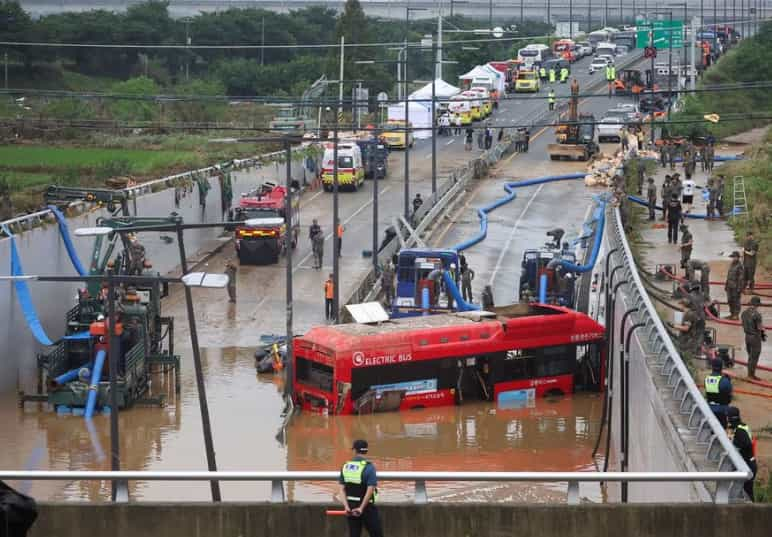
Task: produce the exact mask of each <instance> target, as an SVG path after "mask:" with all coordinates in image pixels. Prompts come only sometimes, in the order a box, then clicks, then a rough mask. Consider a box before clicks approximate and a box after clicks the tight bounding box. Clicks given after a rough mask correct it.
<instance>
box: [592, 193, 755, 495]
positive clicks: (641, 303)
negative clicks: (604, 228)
mask: <svg viewBox="0 0 772 537" xmlns="http://www.w3.org/2000/svg"><path fill="white" fill-rule="evenodd" d="M612 220H613V225H612V226H610V229H609V233H608V239H609V242H610V244H611V247H612V249H616V254H612V261H616V263H614V265H615V266H621V267H622V269H621V270H622V273H623V275H622V276H621V277H620V278H618V279H617V280H616V281H622V280H624V279H627V281H628V284H627V285H626V286H625V290H626V294H627V296H628V297H630V298H631V301H632V305H631V308H637V312H636V314H635V315H636V317H637V319H638V321H639V322H640V323H643V326H642V327H641V329H642V331H643V334H644V336H643V337H642V338H640V341H641V343H642V345H643V346H644V352H646V353H647V356H648V357H649V359H647V361H648V362H649V364H651V365H652V366H653V368H654V369H655V370H658V373H659V375H660V376H661V377H662V378H663V379H664V380H665V385H666V386H667V388H668V389H669V393H668V391H661V397H663V399H670V400H671V401H672V402H673V403H674V406H675V407H677V414H676V415H674V416H672V417H673V418H674V419H675V420H678V421H679V422H680V423H678V424H675V425H676V426H677V427H679V429H681V430H680V431H679V432H680V433H681V434H683V430H688V431H689V432H690V433H692V434H694V439H695V441H696V443H697V445H698V446H699V447H702V448H704V452H703V453H704V454H703V456H702V460H694V459H692V460H693V461H694V463H695V465H699V466H702V467H703V468H711V469H712V468H715V469H716V470H717V471H718V472H719V473H726V474H727V475H734V476H738V477H735V478H733V479H727V480H720V481H719V480H717V487H716V490H715V492H714V499H715V501H716V502H718V503H725V502H726V501H727V500H728V498H729V495H730V493H731V492H732V491H731V490H730V489H731V487H732V486H739V487H740V489H741V487H742V483H743V481H745V480H746V479H749V478H750V477H751V472H750V469H749V468H748V465H747V464H745V461H744V460H743V458H742V457H741V456H740V454H739V453H738V452H737V450H736V449H735V447H734V446H733V445H732V442H731V441H730V440H729V437H728V436H727V434H726V431H725V430H724V428H723V427H722V426H721V424H720V423H719V421H718V419H717V418H716V416H715V415H714V414H713V411H712V410H711V409H710V407H709V405H708V403H707V401H705V398H704V397H703V396H702V394H701V393H700V390H699V388H698V387H697V385H696V384H695V383H694V379H693V378H692V375H691V373H690V372H689V370H688V368H687V367H686V364H684V362H683V360H682V359H681V356H680V353H679V352H678V350H677V349H676V348H675V345H673V342H672V341H671V339H670V336H669V335H668V333H667V331H666V330H665V326H664V325H663V324H662V320H661V319H660V318H659V315H658V313H657V310H656V308H655V307H654V304H653V303H652V302H651V300H650V299H649V295H648V293H647V292H646V288H645V287H644V285H643V282H642V281H641V278H640V276H639V274H638V271H637V268H636V265H635V259H634V257H633V254H632V251H631V249H630V245H629V243H628V241H627V237H626V235H625V231H624V227H623V224H622V216H621V213H620V210H619V208H618V207H616V208H614V210H613V219H612ZM607 314H608V313H607ZM639 333H640V332H639ZM739 476H745V477H743V478H739ZM737 493H738V494H739V493H740V491H737Z"/></svg>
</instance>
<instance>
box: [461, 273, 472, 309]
mask: <svg viewBox="0 0 772 537" xmlns="http://www.w3.org/2000/svg"><path fill="white" fill-rule="evenodd" d="M472 280H474V271H473V270H472V269H470V268H469V267H468V266H467V267H461V294H462V296H463V298H464V300H466V301H467V302H470V303H471V302H472Z"/></svg>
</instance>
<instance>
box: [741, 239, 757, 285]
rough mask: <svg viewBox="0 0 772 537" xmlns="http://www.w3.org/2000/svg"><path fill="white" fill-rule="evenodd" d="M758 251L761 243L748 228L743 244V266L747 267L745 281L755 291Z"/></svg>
mask: <svg viewBox="0 0 772 537" xmlns="http://www.w3.org/2000/svg"><path fill="white" fill-rule="evenodd" d="M758 253H759V243H758V241H756V239H755V238H754V237H753V231H751V230H748V233H747V234H746V235H745V244H744V245H743V267H745V279H744V283H745V285H746V286H747V287H748V289H750V290H751V291H753V286H754V285H755V280H756V257H757V255H756V254H758Z"/></svg>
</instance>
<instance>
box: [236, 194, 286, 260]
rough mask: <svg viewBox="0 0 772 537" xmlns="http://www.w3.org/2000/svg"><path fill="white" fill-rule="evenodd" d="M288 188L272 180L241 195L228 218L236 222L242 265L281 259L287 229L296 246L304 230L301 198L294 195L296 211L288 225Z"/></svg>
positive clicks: (237, 243)
mask: <svg viewBox="0 0 772 537" xmlns="http://www.w3.org/2000/svg"><path fill="white" fill-rule="evenodd" d="M287 195H288V193H287V189H286V188H284V187H283V186H277V185H275V184H274V183H271V182H265V183H263V184H262V185H260V186H259V187H258V188H256V189H254V190H252V191H250V192H247V193H245V194H242V195H241V199H240V200H239V205H238V207H236V208H235V209H233V210H231V211H230V213H229V215H228V218H229V220H230V221H231V222H233V225H232V226H231V229H232V230H233V232H234V237H233V238H234V241H235V242H234V244H235V248H236V255H237V257H238V258H239V263H240V264H242V265H246V264H255V265H267V264H273V263H277V262H278V261H279V256H280V255H281V254H283V253H285V243H286V236H287V233H289V234H290V236H291V241H292V242H291V246H292V248H295V246H297V242H298V234H299V232H300V200H299V199H298V196H297V195H295V194H290V195H291V196H292V199H291V206H292V211H291V214H290V218H289V222H290V223H289V226H287V220H288V219H287V214H286V198H287Z"/></svg>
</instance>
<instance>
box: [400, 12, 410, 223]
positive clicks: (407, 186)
mask: <svg viewBox="0 0 772 537" xmlns="http://www.w3.org/2000/svg"><path fill="white" fill-rule="evenodd" d="M409 29H410V6H408V7H406V8H405V68H404V69H403V70H402V76H403V77H404V80H403V83H404V84H405V177H404V179H405V181H404V182H405V184H404V191H405V200H404V207H403V209H404V213H405V220H409V218H410V129H409V127H410V93H409V90H408V84H407V77H408V74H407V73H408V70H407V68H408V63H409V60H410V44H409V41H408V39H409Z"/></svg>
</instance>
